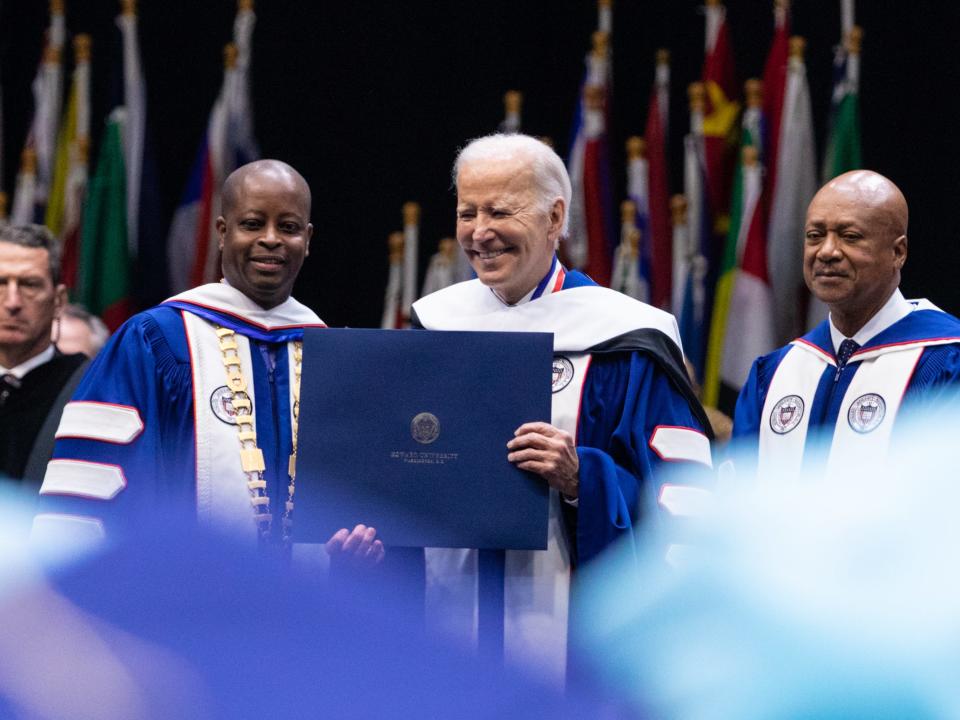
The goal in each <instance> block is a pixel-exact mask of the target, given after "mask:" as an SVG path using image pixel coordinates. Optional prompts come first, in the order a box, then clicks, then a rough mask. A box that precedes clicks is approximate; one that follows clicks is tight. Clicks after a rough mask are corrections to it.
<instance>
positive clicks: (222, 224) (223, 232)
mask: <svg viewBox="0 0 960 720" xmlns="http://www.w3.org/2000/svg"><path fill="white" fill-rule="evenodd" d="M226 236H227V221H226V220H225V219H224V217H223V215H220V216H219V217H218V218H217V238H218V240H217V247H219V248H220V250H221V251H222V250H223V239H224V238H225V237H226Z"/></svg>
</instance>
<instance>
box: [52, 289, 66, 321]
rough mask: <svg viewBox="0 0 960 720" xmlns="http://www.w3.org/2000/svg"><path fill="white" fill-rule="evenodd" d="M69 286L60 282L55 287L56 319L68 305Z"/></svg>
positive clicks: (54, 310) (54, 312)
mask: <svg viewBox="0 0 960 720" xmlns="http://www.w3.org/2000/svg"><path fill="white" fill-rule="evenodd" d="M67 302H68V298H67V286H66V285H64V284H63V283H60V284H59V285H57V286H56V287H55V288H54V289H53V317H54V318H55V319H56V318H58V317H60V315H61V314H62V313H63V309H64V308H65V307H66V306H67Z"/></svg>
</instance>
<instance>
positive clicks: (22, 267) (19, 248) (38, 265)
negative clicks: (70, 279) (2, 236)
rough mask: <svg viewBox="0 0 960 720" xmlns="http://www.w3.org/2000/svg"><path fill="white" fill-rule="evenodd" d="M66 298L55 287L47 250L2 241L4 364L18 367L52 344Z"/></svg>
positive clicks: (0, 357) (0, 349) (0, 340)
mask: <svg viewBox="0 0 960 720" xmlns="http://www.w3.org/2000/svg"><path fill="white" fill-rule="evenodd" d="M66 296H67V295H66V288H64V286H63V285H54V284H53V280H52V279H51V277H50V254H49V253H48V251H47V250H46V249H45V248H39V247H25V246H23V245H18V244H16V243H12V242H4V241H0V365H3V366H4V367H7V368H12V367H16V366H17V365H19V364H20V363H22V362H24V361H26V360H29V359H30V358H32V357H34V356H35V355H37V354H39V353H40V352H42V351H43V350H45V349H46V348H47V346H48V345H50V328H51V326H52V325H53V320H54V318H56V317H57V316H58V315H59V314H60V311H61V310H62V309H63V306H64V304H65V303H66Z"/></svg>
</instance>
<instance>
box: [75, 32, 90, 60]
mask: <svg viewBox="0 0 960 720" xmlns="http://www.w3.org/2000/svg"><path fill="white" fill-rule="evenodd" d="M92 45H93V42H92V41H91V39H90V36H89V35H88V34H87V33H80V34H79V35H77V36H76V37H75V38H74V39H73V60H74V62H76V63H82V62H90V48H91V46H92Z"/></svg>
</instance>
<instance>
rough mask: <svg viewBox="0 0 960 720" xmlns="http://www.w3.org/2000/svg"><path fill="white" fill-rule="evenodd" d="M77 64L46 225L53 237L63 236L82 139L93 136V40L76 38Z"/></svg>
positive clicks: (61, 135) (61, 128) (54, 165)
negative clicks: (91, 71)
mask: <svg viewBox="0 0 960 720" xmlns="http://www.w3.org/2000/svg"><path fill="white" fill-rule="evenodd" d="M73 48H74V58H75V64H74V69H73V79H72V81H71V83H70V95H69V100H68V101H67V109H66V111H65V112H64V115H63V121H62V122H61V123H60V131H59V133H58V134H57V148H56V152H55V153H54V164H53V179H52V182H51V186H50V193H49V197H48V200H47V212H46V217H45V220H44V223H45V224H46V226H47V227H48V228H50V230H51V231H52V232H53V234H54V235H56V236H57V237H62V236H63V226H64V217H65V211H66V204H67V180H68V178H69V177H70V173H71V170H72V166H73V165H74V164H75V161H76V156H77V152H76V146H77V143H78V141H79V138H80V137H84V136H86V137H89V134H90V36H89V35H77V37H76V38H74V41H73Z"/></svg>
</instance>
